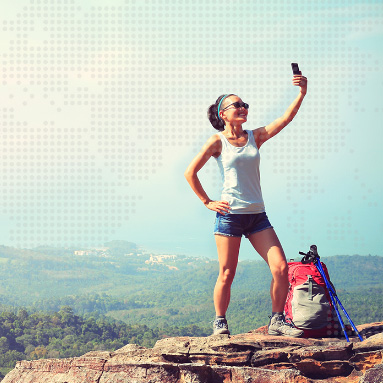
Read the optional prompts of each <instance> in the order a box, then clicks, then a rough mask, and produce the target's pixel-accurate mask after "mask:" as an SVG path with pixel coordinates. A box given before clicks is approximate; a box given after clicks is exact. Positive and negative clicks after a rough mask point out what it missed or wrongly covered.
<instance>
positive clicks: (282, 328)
mask: <svg viewBox="0 0 383 383" xmlns="http://www.w3.org/2000/svg"><path fill="white" fill-rule="evenodd" d="M269 318H270V323H269V335H284V336H291V337H294V338H297V337H300V336H301V335H303V330H299V329H297V328H296V327H294V326H293V325H292V324H290V323H287V322H286V321H285V317H284V315H274V316H273V317H269Z"/></svg>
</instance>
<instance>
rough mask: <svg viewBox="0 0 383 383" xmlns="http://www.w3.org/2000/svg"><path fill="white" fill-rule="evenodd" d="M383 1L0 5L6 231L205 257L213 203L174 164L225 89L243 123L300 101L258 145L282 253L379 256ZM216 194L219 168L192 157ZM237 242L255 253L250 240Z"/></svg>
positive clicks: (2, 221) (30, 242)
mask: <svg viewBox="0 0 383 383" xmlns="http://www.w3.org/2000/svg"><path fill="white" fill-rule="evenodd" d="M382 18H383V4H382V3H381V2H380V1H353V0H342V1H340V0H331V1H321V2H317V1H307V0H305V1H302V0H301V1H294V2H289V1H271V2H270V1H250V0H249V1H248V0H242V1H236V2H232V1H227V0H224V1H220V2H217V1H211V0H204V1H202V0H199V1H186V0H185V1H176V0H172V1H170V0H157V1H132V0H126V1H117V0H108V1H106V0H97V1H88V0H86V1H85V0H82V1H80V0H60V1H59V0H29V1H25V0H18V1H17V2H7V3H6V4H4V5H3V6H2V12H1V16H0V30H1V39H0V61H1V65H0V83H1V86H0V100H1V104H0V110H1V112H0V116H1V118H0V127H1V136H2V139H1V142H0V150H1V161H0V172H1V176H2V181H3V182H2V198H1V199H0V212H1V214H0V226H1V230H0V244H3V245H5V246H14V247H19V248H34V247H37V246H42V245H49V246H57V247H63V246H69V247H76V248H79V249H80V248H88V247H97V246H102V245H103V244H104V243H106V242H108V241H111V240H116V239H118V240H127V241H131V242H135V243H137V244H138V245H139V246H141V247H142V248H145V249H148V250H150V251H153V252H157V253H167V254H186V255H193V256H204V257H209V258H215V257H216V249H215V242H214V236H213V224H214V219H215V214H214V212H212V211H210V210H208V209H207V208H206V207H205V206H204V205H203V204H202V203H201V202H200V200H199V199H198V198H197V197H196V196H195V195H194V193H193V192H192V190H191V188H190V187H189V185H188V184H187V182H186V180H185V179H184V176H183V173H184V171H185V169H186V167H187V166H188V164H189V163H190V161H191V160H192V159H193V157H194V156H195V155H196V154H197V153H198V151H199V150H200V148H201V147H202V146H203V144H204V143H205V142H206V140H207V139H208V138H209V137H210V136H211V135H213V134H215V130H214V129H213V128H212V126H211V125H210V123H209V121H208V119H207V117H206V110H207V108H208V106H209V105H210V104H212V103H214V102H215V100H216V99H217V97H218V96H219V95H221V94H226V93H235V94H237V95H239V96H240V97H241V98H242V99H243V100H244V101H245V102H247V103H249V105H250V109H249V116H248V121H247V122H246V125H244V129H255V128H257V127H260V126H264V125H266V124H268V123H270V122H272V121H274V120H275V119H276V118H278V117H280V116H281V115H282V114H283V113H284V111H285V110H286V109H287V108H288V106H289V105H290V103H291V102H292V101H293V100H294V98H295V97H296V96H297V95H298V92H299V88H298V87H295V86H293V85H292V83H291V80H292V72H291V66H290V63H291V62H298V63H299V66H300V69H301V71H302V74H303V75H304V76H306V77H307V78H308V92H307V95H306V97H305V99H304V101H303V104H302V107H301V109H300V110H299V112H298V114H297V116H296V117H295V119H294V120H293V122H291V123H290V124H289V125H288V126H287V127H286V128H285V129H284V130H283V131H282V132H281V133H280V134H278V135H277V136H276V137H274V138H273V139H272V140H270V141H268V142H267V143H266V144H265V145H264V146H263V147H262V148H261V151H260V152H261V186H262V191H263V197H264V201H265V205H266V212H267V214H268V217H269V219H270V221H271V223H272V225H273V226H274V228H275V230H276V232H277V234H278V236H279V238H280V240H281V243H282V245H283V248H284V250H285V253H286V255H287V257H288V258H294V257H298V252H299V251H307V250H308V249H309V247H310V245H312V244H316V245H317V246H318V252H319V254H320V255H323V256H331V255H336V254H349V255H352V254H361V255H367V254H372V255H383V254H382V250H381V245H382V240H381V238H382V236H383V218H382V217H383V214H382V213H383V209H382V201H381V200H382V198H381V197H382V191H383V181H382V177H381V174H382V163H383V156H382V151H381V145H382V138H383V133H382V128H383V126H382V125H383V124H382V117H383V116H382V115H383V108H382V102H381V100H382V85H383V76H382V72H383V70H382V68H383V66H382V59H383V52H382V48H381V46H382V33H383V23H382ZM199 177H200V179H201V181H202V184H203V186H204V188H205V190H206V191H207V193H208V195H209V196H210V198H212V199H219V198H220V187H221V180H220V175H219V171H218V167H217V165H216V163H215V161H214V159H211V160H210V161H209V162H208V163H207V164H206V166H205V167H204V168H203V169H202V170H201V171H200V172H199ZM240 257H241V259H259V256H258V255H257V254H256V253H255V251H254V250H253V249H252V248H251V246H250V245H249V244H247V243H246V239H244V240H243V244H242V247H241V253H240Z"/></svg>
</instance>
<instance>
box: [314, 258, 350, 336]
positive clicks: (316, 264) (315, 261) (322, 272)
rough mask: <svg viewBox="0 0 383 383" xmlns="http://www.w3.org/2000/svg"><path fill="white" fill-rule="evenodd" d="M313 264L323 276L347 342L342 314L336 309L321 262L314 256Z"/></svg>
mask: <svg viewBox="0 0 383 383" xmlns="http://www.w3.org/2000/svg"><path fill="white" fill-rule="evenodd" d="M314 265H315V266H316V267H317V269H318V271H319V273H320V275H321V276H322V278H323V280H324V282H325V284H326V287H327V290H328V292H329V294H330V298H331V302H332V305H333V306H334V309H335V312H336V315H337V317H338V320H339V323H340V325H341V327H342V330H343V333H344V336H345V338H346V340H347V342H350V339H349V338H348V335H347V331H346V328H345V327H344V323H343V319H342V316H341V315H340V312H339V310H338V306H337V304H336V300H335V298H334V294H333V291H332V290H331V286H330V283H329V281H328V280H327V278H326V275H325V273H324V270H323V268H322V264H321V263H320V261H319V259H318V258H316V259H315V260H314Z"/></svg>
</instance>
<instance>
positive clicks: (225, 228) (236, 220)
mask: <svg viewBox="0 0 383 383" xmlns="http://www.w3.org/2000/svg"><path fill="white" fill-rule="evenodd" d="M269 227H272V226H271V224H270V221H269V219H268V218H267V215H266V213H265V212H263V213H258V214H229V213H226V214H225V215H222V214H220V213H217V215H216V218H215V224H214V234H219V235H225V236H228V237H242V235H244V236H245V237H246V238H247V237H248V236H249V235H250V234H254V233H257V232H258V231H262V230H265V229H268V228H269Z"/></svg>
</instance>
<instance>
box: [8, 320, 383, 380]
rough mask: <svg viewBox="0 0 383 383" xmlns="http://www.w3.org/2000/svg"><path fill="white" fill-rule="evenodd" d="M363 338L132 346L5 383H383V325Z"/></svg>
mask: <svg viewBox="0 0 383 383" xmlns="http://www.w3.org/2000/svg"><path fill="white" fill-rule="evenodd" d="M358 331H359V332H360V333H361V335H362V336H363V338H364V341H363V342H360V341H359V339H358V338H351V339H350V341H351V342H350V343H348V342H346V341H344V340H341V339H336V338H321V339H311V338H310V339H300V338H299V339H298V338H288V337H276V336H269V335H267V334H266V333H265V327H262V328H260V329H258V330H254V331H250V332H248V333H246V334H239V335H234V336H228V335H219V336H210V337H206V338H193V337H178V338H166V339H162V340H159V341H158V342H157V343H156V344H155V346H154V347H153V348H151V349H148V348H145V347H140V346H137V345H135V344H128V345H127V346H125V347H123V348H121V349H119V350H117V351H114V352H90V353H87V354H85V355H83V356H82V357H78V358H69V359H41V360H35V361H21V362H18V363H17V364H16V367H15V368H14V369H13V370H12V371H11V372H10V373H9V374H7V376H6V377H5V378H4V380H3V382H2V383H128V382H129V383H231V382H232V383H234V382H235V383H269V382H270V383H271V382H272V383H284V382H296V383H314V382H316V383H318V382H329V383H382V382H383V364H382V358H383V322H378V323H371V324H366V325H361V326H358Z"/></svg>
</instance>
